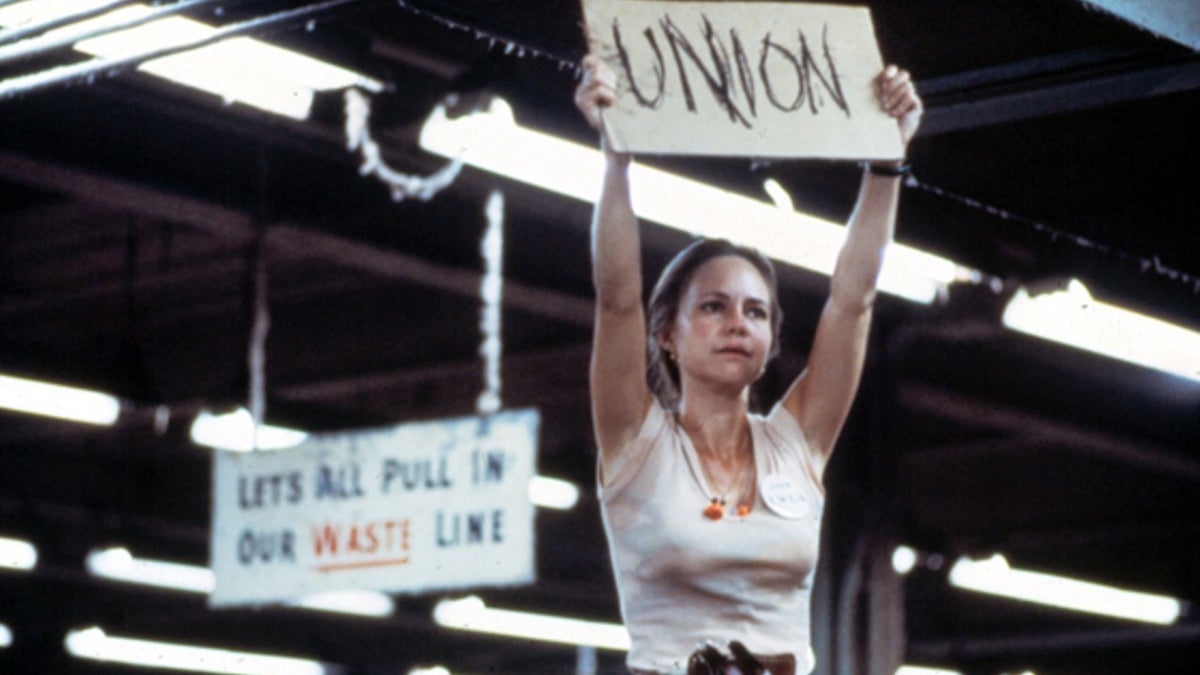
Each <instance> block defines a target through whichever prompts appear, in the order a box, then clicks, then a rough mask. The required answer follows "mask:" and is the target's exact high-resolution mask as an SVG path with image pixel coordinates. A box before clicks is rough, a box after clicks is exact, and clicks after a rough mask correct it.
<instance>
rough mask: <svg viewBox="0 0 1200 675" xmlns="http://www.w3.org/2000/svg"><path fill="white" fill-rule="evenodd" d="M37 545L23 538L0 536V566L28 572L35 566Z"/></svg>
mask: <svg viewBox="0 0 1200 675" xmlns="http://www.w3.org/2000/svg"><path fill="white" fill-rule="evenodd" d="M37 558H38V554H37V547H35V546H34V545H33V544H31V543H29V542H27V541H25V540H24V539H12V538H10V537H0V568H8V569H10V570H21V571H22V572H28V571H30V570H32V569H33V568H34V567H37Z"/></svg>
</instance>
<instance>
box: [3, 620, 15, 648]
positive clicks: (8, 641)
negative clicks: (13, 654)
mask: <svg viewBox="0 0 1200 675" xmlns="http://www.w3.org/2000/svg"><path fill="white" fill-rule="evenodd" d="M12 642H13V634H12V629H10V628H9V627H8V625H7V624H3V623H0V649H6V648H8V647H11V646H12Z"/></svg>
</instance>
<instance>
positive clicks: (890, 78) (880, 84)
mask: <svg viewBox="0 0 1200 675" xmlns="http://www.w3.org/2000/svg"><path fill="white" fill-rule="evenodd" d="M875 98H876V100H877V101H878V102H879V107H880V109H881V110H883V111H884V112H886V113H887V114H888V115H891V116H892V117H894V118H895V119H896V121H897V122H898V123H899V125H900V138H901V140H902V141H903V143H904V145H905V146H907V145H908V143H909V141H911V140H912V137H913V136H914V135H915V134H916V133H917V127H918V126H920V123H921V115H922V113H924V111H925V107H924V105H923V104H922V103H921V98H920V97H919V96H918V95H917V90H916V87H915V86H914V85H913V81H912V76H911V75H910V74H909V72H908V71H907V70H904V69H902V68H898V67H896V66H894V65H889V66H887V67H886V68H884V69H883V72H881V73H880V74H879V75H878V76H877V77H876V78H875Z"/></svg>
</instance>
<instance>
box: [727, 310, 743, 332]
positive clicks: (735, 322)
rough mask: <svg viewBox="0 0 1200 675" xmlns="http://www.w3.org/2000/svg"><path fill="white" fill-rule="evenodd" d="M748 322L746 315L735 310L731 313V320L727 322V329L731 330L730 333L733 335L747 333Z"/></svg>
mask: <svg viewBox="0 0 1200 675" xmlns="http://www.w3.org/2000/svg"><path fill="white" fill-rule="evenodd" d="M746 321H747V319H746V315H745V314H743V313H742V312H740V311H737V310H734V311H732V312H730V315H729V319H728V322H727V327H728V328H729V331H730V332H732V333H745V332H746Z"/></svg>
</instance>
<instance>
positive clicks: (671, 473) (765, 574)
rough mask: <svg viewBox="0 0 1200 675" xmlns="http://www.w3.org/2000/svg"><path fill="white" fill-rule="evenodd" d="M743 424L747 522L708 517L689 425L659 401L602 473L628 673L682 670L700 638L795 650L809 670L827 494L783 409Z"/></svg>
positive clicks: (763, 650)
mask: <svg viewBox="0 0 1200 675" xmlns="http://www.w3.org/2000/svg"><path fill="white" fill-rule="evenodd" d="M749 420H750V429H751V438H752V439H753V444H754V453H755V467H756V471H757V480H758V490H757V492H758V496H757V498H756V502H755V504H754V508H753V509H752V510H751V512H750V513H749V514H748V515H747V516H746V517H744V518H737V517H736V516H733V517H731V516H729V515H726V517H725V518H723V519H721V520H717V521H714V520H711V519H709V518H707V517H705V516H704V515H703V511H704V507H705V506H707V505H708V503H709V500H710V499H711V498H712V496H713V491H712V490H711V489H710V488H709V486H708V485H707V481H706V480H705V477H704V473H703V471H702V470H701V468H700V464H699V459H698V457H697V455H696V451H695V448H694V447H693V446H692V443H691V440H690V439H689V438H688V436H687V434H686V432H684V431H683V429H682V428H680V427H679V426H678V424H677V423H676V421H675V417H674V415H672V414H671V413H669V412H667V411H665V410H664V409H663V408H662V407H661V406H660V405H659V404H658V403H657V402H655V403H654V404H653V405H652V406H651V407H650V411H649V413H648V414H647V415H646V420H645V422H644V423H643V424H642V428H641V430H640V432H639V434H638V436H637V438H636V439H635V440H634V441H633V442H632V443H631V444H630V446H629V447H627V448H625V449H624V450H623V451H622V452H621V453H620V456H619V458H618V460H617V461H616V462H614V464H613V465H612V466H610V467H609V475H600V476H599V495H600V502H601V512H602V515H603V518H604V529H605V533H606V535H607V537H608V543H609V550H610V552H611V555H612V559H613V569H614V571H615V575H616V583H617V592H618V595H619V597H620V602H621V613H622V617H623V619H624V621H625V626H626V628H627V629H628V631H629V635H630V638H631V640H632V647H631V649H630V651H629V655H628V657H627V664H628V666H629V667H630V668H636V669H640V670H649V671H653V672H659V673H669V674H672V675H674V674H677V673H680V674H681V673H685V672H686V669H687V657H688V655H689V654H690V653H691V652H692V651H693V650H694V649H696V647H697V646H699V645H700V644H702V643H703V642H704V641H706V640H709V641H712V642H714V643H716V644H717V645H719V646H721V647H724V646H725V645H726V644H727V643H728V642H729V641H730V640H740V641H741V642H743V643H744V644H745V645H746V647H747V648H748V649H750V651H752V652H756V653H760V654H783V653H789V654H793V655H794V656H795V657H796V660H797V664H798V669H797V672H798V673H806V672H808V671H809V670H810V669H811V668H812V665H813V664H812V662H811V657H810V649H809V623H810V621H809V596H810V594H811V589H812V579H813V572H814V568H815V567H816V563H817V553H818V548H817V547H818V543H819V539H820V529H821V514H822V510H823V507H824V490H823V489H822V487H821V482H820V479H819V477H818V473H817V471H816V468H815V467H814V465H813V463H812V459H811V457H810V455H809V451H808V448H807V446H806V445H805V442H804V436H803V434H802V433H801V431H800V427H799V425H798V424H797V423H796V421H795V419H794V418H793V417H792V416H791V415H790V414H789V413H788V412H787V411H786V410H784V409H783V407H782V406H778V405H777V406H775V408H774V409H773V410H772V411H771V413H770V414H769V415H768V416H767V417H762V416H760V415H751V416H750V418H749ZM732 510H733V507H732V506H731V507H728V508H727V509H726V511H727V513H728V512H729V511H732Z"/></svg>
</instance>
